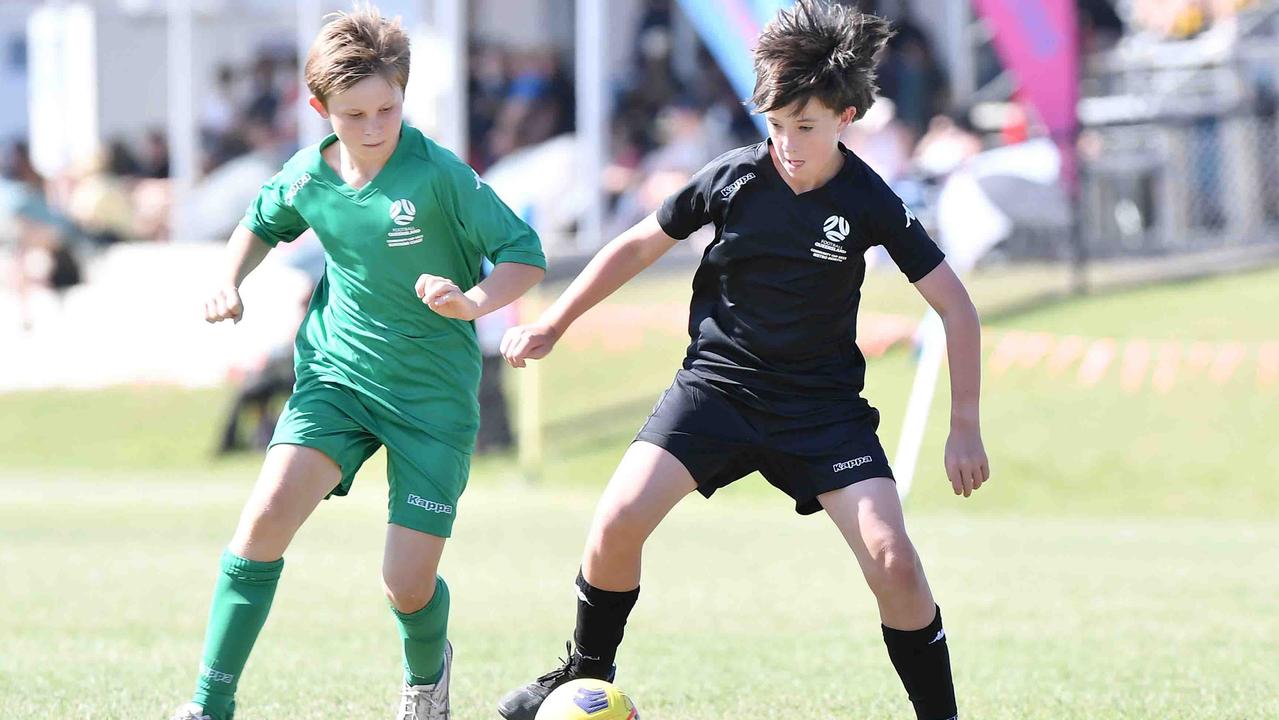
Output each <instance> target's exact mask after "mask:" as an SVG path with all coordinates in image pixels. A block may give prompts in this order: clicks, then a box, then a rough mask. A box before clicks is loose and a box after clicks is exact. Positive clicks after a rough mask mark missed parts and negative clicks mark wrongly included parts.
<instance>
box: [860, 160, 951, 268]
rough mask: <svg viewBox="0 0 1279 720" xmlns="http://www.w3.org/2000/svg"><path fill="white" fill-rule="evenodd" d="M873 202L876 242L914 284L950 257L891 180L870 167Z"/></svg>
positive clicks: (870, 206)
mask: <svg viewBox="0 0 1279 720" xmlns="http://www.w3.org/2000/svg"><path fill="white" fill-rule="evenodd" d="M867 173H868V175H869V177H870V184H871V202H870V203H869V204H868V205H867V210H866V212H867V213H868V215H869V223H870V226H871V230H872V232H873V234H874V235H873V236H874V244H875V245H883V246H884V249H885V250H887V251H888V255H889V257H891V258H892V259H893V262H894V263H896V264H897V267H898V269H900V270H901V271H902V273H903V274H904V275H905V276H906V279H907V280H909V281H910V282H912V283H915V282H919V281H920V280H922V279H923V278H924V276H925V275H927V274H928V273H930V272H932V271H933V270H934V269H936V268H937V266H938V265H941V263H942V261H943V260H945V259H946V254H945V253H943V252H942V251H941V248H939V247H937V243H935V242H933V239H932V238H931V237H929V235H928V231H927V230H925V229H924V225H923V223H921V222H919V218H917V217H915V213H914V212H912V211H911V209H910V207H909V206H907V205H906V203H905V202H903V201H902V199H901V198H900V197H898V195H897V193H895V192H893V190H892V188H890V187H888V183H886V182H884V180H883V179H882V178H880V177H879V176H878V175H876V174H875V173H874V171H872V170H870V169H869V168H868V169H867Z"/></svg>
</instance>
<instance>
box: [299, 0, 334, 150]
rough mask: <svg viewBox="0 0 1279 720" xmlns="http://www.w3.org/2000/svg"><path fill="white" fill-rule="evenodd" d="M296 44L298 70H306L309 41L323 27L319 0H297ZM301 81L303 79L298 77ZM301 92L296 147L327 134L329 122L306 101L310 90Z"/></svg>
mask: <svg viewBox="0 0 1279 720" xmlns="http://www.w3.org/2000/svg"><path fill="white" fill-rule="evenodd" d="M296 7H297V21H298V32H297V45H298V72H299V73H305V71H306V54H307V52H308V51H309V50H310V49H311V43H313V42H315V36H316V35H318V34H320V28H321V27H323V25H324V22H323V16H324V9H323V8H322V7H321V3H320V0H297V5H296ZM298 82H299V83H301V82H303V80H302V79H301V78H299V79H298ZM302 93H303V94H304V96H305V99H304V100H303V101H302V102H299V103H298V106H297V124H298V147H306V146H307V145H311V144H312V143H317V142H319V141H320V140H323V139H324V136H326V135H328V134H329V124H328V123H327V122H326V121H325V120H324V118H322V117H320V114H319V113H317V112H316V111H315V109H314V108H312V107H311V104H310V103H308V102H306V99H309V98H310V97H311V91H310V90H307V89H306V87H305V86H303V87H302Z"/></svg>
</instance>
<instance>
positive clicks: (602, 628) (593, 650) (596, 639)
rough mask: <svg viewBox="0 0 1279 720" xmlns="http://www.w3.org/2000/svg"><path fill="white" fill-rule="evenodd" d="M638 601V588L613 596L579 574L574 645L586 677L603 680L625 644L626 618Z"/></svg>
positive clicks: (612, 593) (579, 572) (613, 593)
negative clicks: (623, 636) (623, 641)
mask: <svg viewBox="0 0 1279 720" xmlns="http://www.w3.org/2000/svg"><path fill="white" fill-rule="evenodd" d="M638 599H639V588H638V587H637V588H635V589H634V590H627V591H624V592H610V591H608V590H600V589H599V588H597V587H592V586H591V584H590V583H588V582H586V577H585V576H584V575H582V572H581V571H580V570H579V571H578V573H577V630H576V631H575V632H574V633H573V641H574V642H575V643H577V652H578V654H580V655H581V656H582V661H581V668H582V670H583V672H584V673H585V674H587V675H600V678H601V679H604V676H606V675H607V674H608V673H609V672H610V671H611V670H612V669H613V660H614V659H616V657H617V646H618V645H621V644H622V631H623V630H624V629H625V628H626V618H627V617H628V616H629V615H630V614H631V608H633V607H635V601H636V600H638Z"/></svg>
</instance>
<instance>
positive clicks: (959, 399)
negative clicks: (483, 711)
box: [498, 0, 990, 720]
mask: <svg viewBox="0 0 1279 720" xmlns="http://www.w3.org/2000/svg"><path fill="white" fill-rule="evenodd" d="M890 35H891V30H890V29H889V26H888V24H887V22H885V21H884V20H883V19H881V18H878V17H875V16H873V15H866V14H862V13H860V12H857V11H856V10H852V9H848V8H845V7H842V6H833V5H827V4H825V3H824V2H820V1H819V0H800V1H799V2H798V3H797V4H796V6H795V7H794V8H792V9H791V10H787V11H783V12H782V13H781V14H779V15H778V17H777V18H776V19H775V20H774V21H773V22H771V23H769V25H768V26H767V27H766V28H765V29H764V32H763V34H762V35H761V36H760V38H759V43H758V46H757V48H756V50H755V70H756V86H755V92H754V96H753V97H752V102H753V103H754V105H755V106H756V110H757V111H758V112H761V113H763V114H764V115H765V117H766V119H767V120H768V127H769V133H768V134H769V138H768V140H767V141H765V142H762V143H759V144H758V145H752V146H749V147H744V148H740V149H737V150H733V151H731V152H728V153H726V154H724V155H723V156H721V157H719V158H717V159H716V160H714V161H712V162H711V163H710V164H709V165H707V166H706V167H705V168H703V169H702V170H701V171H700V172H698V173H697V174H696V175H695V176H694V177H693V178H692V180H691V181H690V182H689V183H688V185H687V186H686V187H685V188H683V189H682V190H680V191H679V192H677V193H675V194H674V195H672V196H671V197H669V198H667V200H666V201H665V203H663V204H662V206H661V208H660V209H659V210H658V211H657V212H656V213H654V214H653V215H651V216H649V217H648V218H646V219H645V220H643V221H641V222H640V223H639V224H637V225H636V226H635V227H633V228H631V229H630V230H628V231H626V232H625V233H623V234H622V235H621V236H619V237H618V238H617V239H615V240H613V241H612V242H611V243H609V244H608V245H607V246H606V247H605V248H604V249H603V250H601V251H600V252H599V254H598V255H596V256H595V258H594V259H593V260H592V261H591V263H590V265H588V266H587V268H586V269H585V270H583V271H582V274H581V275H580V276H579V277H578V278H577V279H576V280H575V281H574V282H573V284H572V285H571V286H570V287H569V288H568V290H566V291H565V292H564V294H563V295H562V296H560V298H559V299H558V300H557V301H556V302H555V304H554V305H552V306H551V307H550V308H549V309H547V311H546V312H545V313H543V314H542V316H541V318H540V320H539V322H537V323H535V324H532V325H525V326H521V327H517V328H514V329H512V330H511V331H509V332H508V333H507V335H506V337H505V338H504V340H503V354H504V355H505V356H506V358H507V360H508V362H510V364H511V365H513V366H515V367H523V366H524V364H525V362H526V361H527V360H530V359H536V358H541V357H545V356H546V354H547V353H549V352H550V351H551V348H552V347H553V346H554V344H555V342H556V341H557V340H558V339H559V337H560V336H561V335H562V334H563V333H564V331H565V330H566V329H567V328H568V326H569V324H570V323H572V322H573V321H574V320H575V319H576V318H577V317H578V316H580V315H581V314H582V313H583V312H585V311H586V310H588V309H590V308H591V307H593V306H594V305H595V304H597V303H599V302H600V301H601V300H603V299H604V298H605V297H607V296H608V295H609V294H610V293H612V292H613V291H614V290H616V289H617V288H618V287H620V286H621V285H623V284H624V283H625V282H626V281H628V280H630V279H631V278H632V277H634V276H635V275H636V274H637V273H639V272H640V271H641V270H643V269H644V268H645V267H647V266H648V265H649V264H651V263H652V262H653V261H654V260H656V259H657V258H658V257H659V256H660V255H662V253H664V252H666V251H667V250H668V249H670V248H671V247H672V246H673V245H674V244H675V243H676V242H678V241H679V240H680V239H683V238H686V237H688V235H689V234H691V233H692V232H693V231H695V230H697V229H698V228H700V227H702V226H704V225H706V224H708V223H713V224H714V227H715V239H714V241H713V242H712V243H711V244H710V245H709V246H708V247H707V249H706V251H705V254H704V256H703V257H702V262H701V265H700V267H699V268H698V270H697V273H696V275H695V277H694V279H693V298H692V303H691V306H690V313H689V336H690V337H691V339H692V342H691V343H690V344H689V346H688V354H687V356H686V357H685V359H684V364H683V369H681V370H679V371H678V372H677V373H676V375H675V381H674V383H673V384H672V385H671V387H670V389H668V390H667V391H666V393H665V394H664V395H663V396H662V399H661V400H659V401H658V404H657V407H656V408H654V410H653V413H652V415H650V416H649V418H648V420H647V422H646V423H645V424H644V427H643V428H642V429H641V430H640V432H639V434H638V435H637V437H636V439H635V442H634V443H633V444H632V445H631V447H630V448H629V449H628V450H627V452H626V455H625V456H624V457H623V459H622V461H621V464H620V465H619V466H618V468H617V471H616V472H615V474H614V475H613V479H612V481H610V483H609V485H608V488H607V489H606V490H605V491H604V495H603V497H602V498H601V499H600V502H599V506H598V508H597V510H596V513H595V519H594V522H593V524H592V528H591V531H590V536H589V538H588V540H587V544H586V550H585V553H584V557H583V561H582V567H581V572H580V573H579V574H578V576H577V590H578V593H577V596H578V603H577V627H576V631H575V633H574V640H575V641H576V648H575V649H573V650H571V651H570V653H569V658H568V660H567V661H565V663H564V665H563V666H562V667H560V668H558V669H556V670H553V671H551V672H549V673H547V674H546V675H543V676H542V677H540V678H538V679H537V680H535V681H533V682H532V683H530V684H528V685H526V686H524V687H521V688H518V689H516V690H514V691H512V692H511V693H510V694H508V695H507V696H506V697H505V698H503V699H502V700H501V702H500V703H499V705H498V710H499V712H500V713H501V714H502V716H503V717H505V718H507V719H508V720H532V718H533V716H534V715H535V714H536V712H537V709H538V707H539V706H540V705H541V703H542V701H543V700H544V699H545V698H546V696H547V695H548V694H549V693H550V692H551V691H552V690H553V689H555V688H556V687H558V686H559V685H561V684H563V683H564V682H567V681H568V680H571V679H574V678H579V677H594V678H603V679H611V678H612V676H613V672H614V667H613V660H614V657H615V655H616V653H617V648H618V645H619V644H620V643H621V640H622V632H623V628H624V626H625V623H626V618H627V616H628V615H629V613H630V611H631V608H632V607H634V605H635V601H636V599H637V598H638V596H639V579H640V555H641V550H642V548H643V544H644V541H645V540H646V539H647V538H648V536H649V534H650V533H651V532H652V531H653V530H654V529H655V528H656V526H657V525H658V523H659V522H661V520H662V518H663V517H665V516H666V514H667V513H668V512H669V511H670V510H671V508H672V507H674V505H675V504H676V503H677V502H679V500H680V499H682V498H683V497H684V496H686V495H688V494H689V493H691V492H692V491H694V490H697V491H699V492H701V493H702V494H703V495H706V496H707V497H709V496H710V495H711V494H712V493H714V492H715V490H716V489H718V488H721V487H724V486H726V485H728V484H729V483H731V482H733V481H735V480H737V479H738V478H741V477H743V476H745V475H747V474H749V473H751V472H753V471H759V472H760V473H761V474H763V476H764V477H765V478H766V479H767V480H768V482H769V483H771V484H772V485H774V486H776V487H777V488H779V489H780V490H782V491H783V492H785V493H787V494H788V495H789V496H790V497H791V498H792V499H794V501H795V509H796V510H797V511H798V512H799V513H801V514H810V513H816V512H817V511H819V510H825V511H826V513H827V515H829V516H830V518H831V519H832V520H833V521H834V522H835V524H836V525H837V526H838V528H839V530H840V532H841V533H842V534H843V536H844V538H845V540H846V541H847V542H848V545H849V546H850V548H851V549H852V550H853V553H854V554H855V555H856V557H857V561H858V563H859V565H860V566H861V569H862V572H863V574H864V576H865V578H866V581H867V584H868V585H869V586H870V589H871V590H872V591H873V592H874V594H875V597H876V599H877V601H878V604H879V611H880V618H881V620H882V624H883V625H882V630H883V636H884V642H885V644H886V645H887V648H888V654H889V657H890V659H891V660H892V663H893V665H894V667H895V668H896V670H897V672H898V675H899V676H900V677H901V680H902V683H903V685H904V686H905V688H906V692H907V694H908V696H909V697H910V700H911V702H912V703H913V705H914V707H915V712H916V715H917V717H918V718H920V720H945V719H948V718H956V717H957V716H958V715H957V710H956V705H955V691H954V685H953V683H952V681H951V671H950V658H949V653H948V650H947V645H946V633H945V631H944V630H943V629H942V621H941V611H940V609H939V608H938V607H937V605H936V604H935V603H934V601H933V596H932V593H931V591H930V590H929V587H928V582H927V580H926V579H925V577H924V573H923V570H922V568H921V566H920V562H919V558H918V556H917V555H916V553H915V549H914V546H913V545H912V544H911V541H910V539H909V537H908V536H907V534H906V529H905V524H904V521H903V519H902V509H901V503H900V501H899V499H898V496H897V490H896V487H895V485H894V482H893V480H892V470H891V468H890V467H889V465H888V460H887V457H886V456H885V453H884V450H883V448H882V447H881V446H880V443H879V440H878V438H877V437H876V435H875V430H876V428H877V426H878V423H879V414H878V412H877V411H876V410H875V409H874V408H872V407H871V406H870V405H869V404H868V403H867V402H866V401H865V400H863V399H862V398H861V395H860V392H861V389H862V383H863V379H864V375H865V369H866V364H865V359H864V358H863V357H862V354H861V352H860V351H859V350H858V348H857V345H856V344H855V342H854V339H855V334H856V329H857V306H858V301H859V299H860V287H861V283H862V280H863V277H864V275H865V270H866V267H865V263H864V260H863V253H864V252H865V251H866V250H867V249H868V248H870V247H871V246H873V245H882V246H884V247H885V248H886V249H887V251H888V253H889V255H890V256H891V257H892V258H893V260H894V261H895V262H896V263H897V265H898V267H899V268H900V269H901V270H902V272H903V273H904V274H905V275H906V278H907V279H908V280H909V281H910V282H912V283H914V284H915V287H916V288H918V290H919V292H920V294H921V295H922V296H923V297H924V298H925V299H926V300H927V301H928V303H929V304H930V305H932V307H933V308H935V309H936V310H937V312H938V313H939V314H940V316H941V318H942V320H943V322H944V324H945V327H946V336H947V349H948V353H949V358H950V377H951V388H952V391H951V432H950V437H949V439H948V440H947V443H946V451H945V467H946V474H947V475H948V476H949V478H950V482H951V485H952V487H953V489H954V491H955V493H956V494H957V495H959V494H962V495H963V496H965V497H967V496H969V495H970V494H971V493H972V492H973V491H974V490H976V489H977V488H979V487H981V485H982V483H984V482H986V481H987V480H988V479H989V475H990V471H989V465H988V461H987V459H986V453H985V450H984V449H983V446H982V441H981V432H980V429H979V423H978V396H979V385H980V374H981V373H980V330H979V325H978V318H977V312H976V310H975V309H974V308H973V305H972V302H971V301H970V300H969V298H968V294H967V292H966V291H965V290H964V287H963V285H962V284H961V283H960V281H959V279H958V278H957V277H956V276H955V274H954V272H952V271H951V269H950V267H949V266H948V265H947V264H946V263H945V261H944V259H943V255H942V252H941V251H940V250H939V249H938V248H937V246H936V245H935V244H934V243H933V241H932V240H931V239H930V238H929V237H928V234H927V233H926V232H925V231H924V229H923V227H921V226H920V224H919V221H918V220H917V219H916V218H915V216H914V215H913V214H912V213H911V211H910V209H909V208H907V207H906V206H905V205H904V204H903V203H902V201H901V200H900V199H899V198H898V197H897V196H896V195H895V194H894V193H893V192H892V190H890V189H889V188H888V186H887V185H885V183H884V181H883V180H882V179H880V178H879V177H878V176H877V175H876V174H875V173H874V172H873V171H872V170H871V169H870V168H869V167H867V166H866V164H865V163H863V162H862V161H861V160H860V159H858V158H857V157H856V156H855V155H853V154H852V153H851V152H849V151H848V150H847V149H846V148H845V147H844V146H843V145H842V144H840V143H839V141H838V138H839V136H840V133H841V132H842V131H843V130H844V128H846V127H847V126H848V124H849V123H851V122H853V121H854V120H856V119H858V118H860V117H861V116H862V115H863V114H864V113H865V112H866V110H867V109H868V108H869V107H870V105H871V103H872V102H873V98H874V94H875V90H876V87H875V56H876V54H877V53H878V51H879V50H880V49H881V48H882V47H883V45H884V42H885V41H886V40H887V39H888V37H889V36H890Z"/></svg>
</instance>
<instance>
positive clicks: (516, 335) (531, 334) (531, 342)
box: [501, 324, 560, 368]
mask: <svg viewBox="0 0 1279 720" xmlns="http://www.w3.org/2000/svg"><path fill="white" fill-rule="evenodd" d="M559 339H560V334H559V333H558V332H557V331H556V330H555V328H553V327H551V326H550V325H542V324H534V325H516V326H515V327H513V328H511V329H510V330H507V331H506V334H505V335H503V336H502V345H501V348H502V357H504V358H506V362H507V363H509V364H510V366H511V367H515V368H522V367H524V365H525V361H526V360H541V359H542V358H544V357H546V356H547V355H549V354H550V353H551V348H554V347H555V342H556V341H557V340H559Z"/></svg>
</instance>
